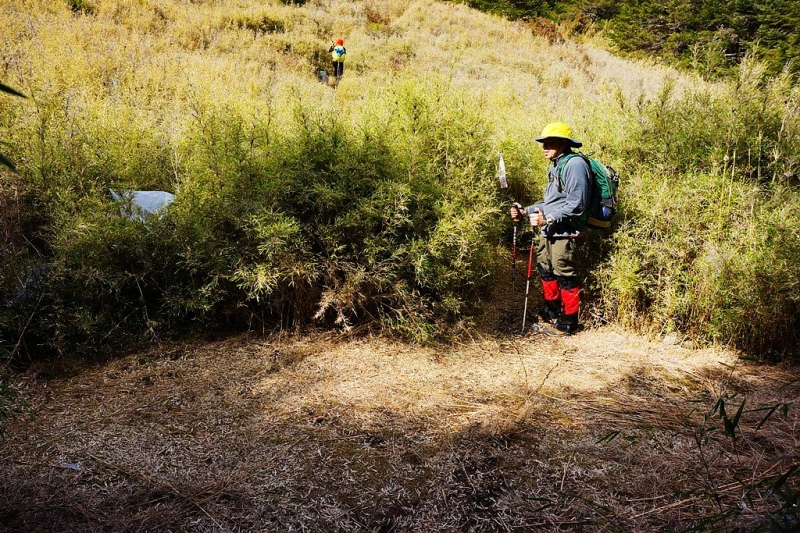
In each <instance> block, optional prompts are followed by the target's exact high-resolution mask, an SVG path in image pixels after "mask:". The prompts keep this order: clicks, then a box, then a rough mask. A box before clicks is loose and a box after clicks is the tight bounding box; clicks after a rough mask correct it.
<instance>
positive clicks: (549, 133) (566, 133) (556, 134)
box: [534, 122, 583, 148]
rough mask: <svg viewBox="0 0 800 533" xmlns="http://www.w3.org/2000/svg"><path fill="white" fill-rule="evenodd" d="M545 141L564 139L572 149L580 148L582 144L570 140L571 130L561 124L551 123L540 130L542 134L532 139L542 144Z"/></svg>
mask: <svg viewBox="0 0 800 533" xmlns="http://www.w3.org/2000/svg"><path fill="white" fill-rule="evenodd" d="M545 139H566V140H567V141H569V144H570V146H572V147H573V148H580V147H581V146H583V143H582V142H580V141H576V140H575V139H573V138H572V128H570V127H569V126H568V125H566V124H564V123H563V122H551V123H550V124H548V125H547V126H545V127H544V129H543V130H542V134H541V135H540V136H539V137H536V139H534V140H535V141H536V142H544V140H545Z"/></svg>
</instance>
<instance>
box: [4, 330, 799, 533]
mask: <svg viewBox="0 0 800 533" xmlns="http://www.w3.org/2000/svg"><path fill="white" fill-rule="evenodd" d="M797 378H798V375H797V372H795V371H791V370H787V369H781V368H776V367H765V366H763V365H760V366H756V365H753V364H750V363H748V362H746V361H742V360H740V359H737V357H736V355H735V354H734V353H732V352H729V351H720V350H714V349H692V348H690V347H683V346H680V345H667V344H665V343H663V342H653V341H648V340H646V339H644V338H640V337H636V336H631V335H629V334H626V333H623V332H621V331H618V330H615V329H612V328H600V329H594V330H586V331H584V332H581V333H580V334H578V335H576V336H574V337H570V338H563V339H555V340H553V339H549V338H546V337H544V336H542V335H536V334H534V335H529V336H525V337H520V336H515V335H510V334H503V333H500V334H499V335H498V336H492V337H489V336H487V337H480V338H472V339H469V340H466V341H464V342H454V343H453V344H452V345H450V346H448V347H440V348H419V347H415V346H410V345H406V344H399V343H397V342H395V341H390V340H386V339H381V338H368V339H360V340H354V339H344V338H337V337H332V336H330V335H318V336H313V335H312V336H304V337H293V336H273V337H268V338H261V337H254V336H250V335H243V336H235V337H232V338H225V339H222V340H214V341H210V342H205V343H201V342H198V343H196V344H193V345H168V344H164V345H161V346H158V347H155V348H153V349H152V350H151V351H149V352H147V353H137V354H131V355H125V356H123V357H120V358H118V359H116V360H113V361H111V362H108V363H105V364H100V365H97V366H93V367H91V368H88V369H83V370H81V371H76V372H73V373H72V375H71V376H67V375H64V372H63V369H61V370H60V371H59V372H56V373H54V372H53V371H52V370H50V369H48V368H46V367H38V368H34V369H32V370H31V371H30V372H28V373H26V374H24V375H23V376H21V377H20V382H19V385H20V387H21V389H22V390H23V391H24V394H25V396H26V398H27V400H28V402H29V409H30V411H29V412H30V415H31V416H30V417H29V418H28V417H26V418H18V419H16V420H15V421H13V423H12V424H11V426H10V428H9V429H10V432H9V433H10V435H9V439H8V440H7V442H5V444H4V445H3V446H2V447H1V448H0V470H2V475H0V492H2V493H3V494H4V495H6V496H5V497H4V498H3V499H2V501H0V531H4V532H5V531H64V532H66V531H70V532H76V531H87V532H88V531H115V532H120V531H384V532H388V531H565V530H566V531H673V530H674V531H686V530H695V531H709V530H721V531H745V530H748V531H749V530H757V529H760V528H762V529H765V530H770V529H769V528H770V527H772V528H773V529H771V530H781V529H783V528H782V527H776V526H775V524H778V525H781V524H783V526H786V527H785V530H791V529H792V528H794V527H797V522H796V521H793V520H795V518H796V512H795V511H794V510H793V509H791V508H789V509H788V510H787V509H783V510H782V511H781V510H780V507H781V506H782V505H784V504H785V497H786V494H785V492H782V490H784V491H785V490H791V489H790V487H791V486H792V485H794V486H795V487H796V481H797V479H796V476H795V475H793V471H794V467H793V466H792V465H795V464H796V454H797V446H798V432H797V423H798V413H797V410H796V400H797V394H798V387H799V386H800V385H798V384H797V382H796V381H797ZM720 400H721V401H722V402H723V403H724V409H723V410H722V412H725V413H726V414H725V416H724V417H721V416H720V409H719V403H718V402H719V401H720ZM743 401H744V402H745V408H744V409H743V414H742V416H741V418H740V419H738V420H736V422H735V423H733V431H732V433H731V434H730V435H728V434H726V432H725V420H726V419H727V420H728V421H729V422H730V421H731V420H732V419H734V418H735V417H734V413H736V412H737V408H738V406H739V405H741V404H742V402H743ZM715 405H716V409H715ZM776 406H777V408H776V409H775V410H773V411H772V416H770V417H769V418H768V419H767V420H766V422H763V419H764V418H765V417H766V415H767V414H768V413H769V412H770V409H771V408H772V407H776ZM784 406H786V407H788V411H786V412H785V413H782V411H784ZM762 422H763V424H762ZM760 424H761V425H760ZM759 425H760V427H759ZM733 437H735V438H733ZM784 474H789V476H788V477H787V479H785V480H784V482H780V480H781V479H783V476H784ZM779 484H780V485H782V486H779ZM792 513H795V514H792ZM781 521H783V522H781Z"/></svg>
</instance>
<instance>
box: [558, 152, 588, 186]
mask: <svg viewBox="0 0 800 533" xmlns="http://www.w3.org/2000/svg"><path fill="white" fill-rule="evenodd" d="M573 157H582V158H583V160H584V161H586V164H587V165H589V171H590V174H591V170H592V165H591V164H590V163H589V159H588V158H587V157H586V156H585V155H584V154H582V153H580V152H570V153H568V154H567V155H565V156H564V157H562V158H561V161H559V162H558V164H557V165H556V176H557V177H558V190H559V192H561V190H562V189H563V188H564V180H563V179H562V178H563V176H564V167H566V166H567V161H569V160H570V159H572V158H573Z"/></svg>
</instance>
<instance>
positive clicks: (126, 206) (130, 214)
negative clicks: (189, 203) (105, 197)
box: [109, 189, 175, 221]
mask: <svg viewBox="0 0 800 533" xmlns="http://www.w3.org/2000/svg"><path fill="white" fill-rule="evenodd" d="M109 191H110V192H111V197H112V198H114V200H116V201H117V202H119V203H121V204H122V205H121V206H120V214H121V215H122V216H124V217H126V218H130V219H131V220H141V221H144V220H147V218H149V217H150V216H152V215H157V214H158V213H160V212H161V211H163V210H164V209H166V208H167V206H168V205H169V204H171V203H172V201H173V200H175V195H174V194H171V193H168V192H164V191H123V192H117V191H114V190H112V189H109Z"/></svg>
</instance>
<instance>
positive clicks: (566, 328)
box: [554, 313, 578, 335]
mask: <svg viewBox="0 0 800 533" xmlns="http://www.w3.org/2000/svg"><path fill="white" fill-rule="evenodd" d="M554 329H556V330H558V331H560V332H561V335H572V334H573V333H575V332H576V331H578V313H573V314H571V315H561V316H560V317H558V320H556V324H555V326H554Z"/></svg>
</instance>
